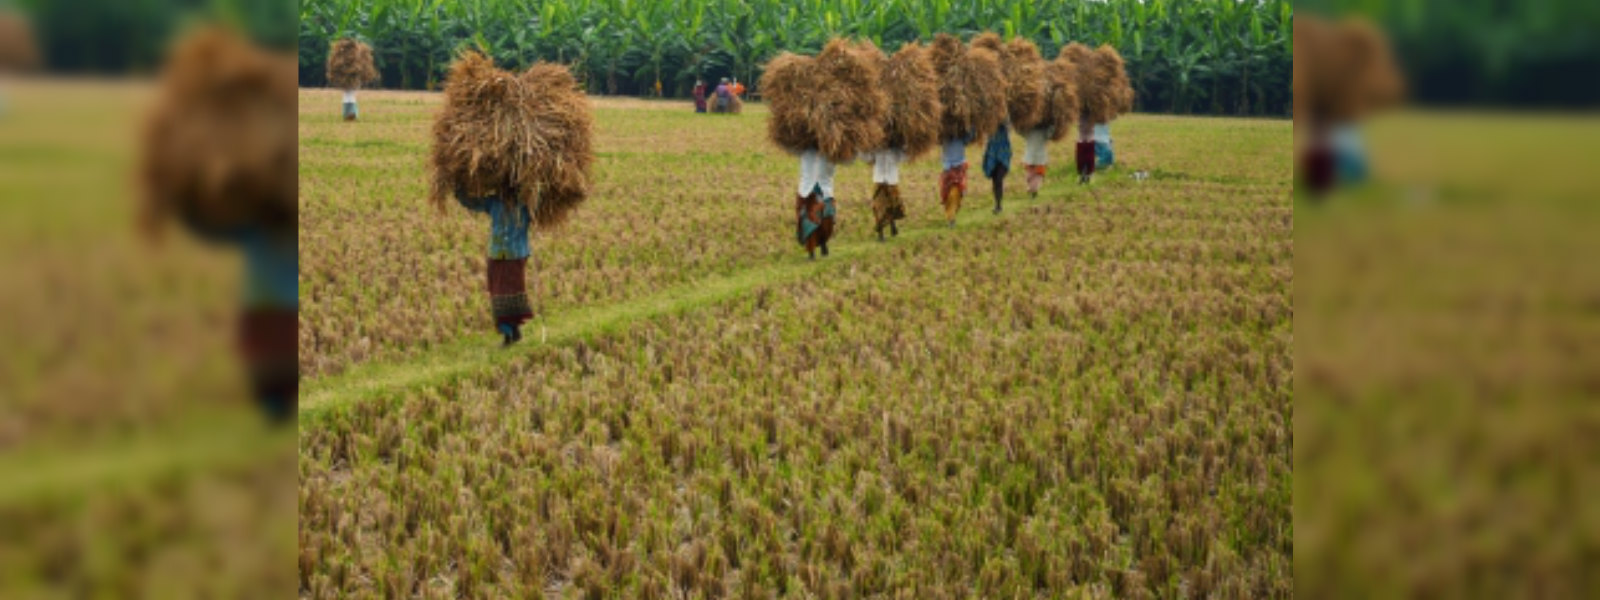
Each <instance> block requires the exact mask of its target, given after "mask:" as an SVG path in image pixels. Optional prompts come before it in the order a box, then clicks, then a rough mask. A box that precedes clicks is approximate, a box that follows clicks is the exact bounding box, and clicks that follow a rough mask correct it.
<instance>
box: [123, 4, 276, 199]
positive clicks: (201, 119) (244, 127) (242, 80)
mask: <svg viewBox="0 0 1600 600" xmlns="http://www.w3.org/2000/svg"><path fill="white" fill-rule="evenodd" d="M298 103H299V97H298V83H297V73H296V69H295V60H294V57H292V56H278V55H274V54H270V53H268V52H266V51H264V50H261V49H259V48H257V47H255V46H254V45H252V44H251V43H250V42H248V41H246V40H245V39H243V38H242V37H240V36H239V35H237V34H235V33H233V32H231V31H228V30H223V29H205V30H201V31H198V32H196V33H195V34H193V35H191V36H190V37H188V38H186V39H185V40H184V41H182V42H180V43H179V44H178V45H177V46H176V48H175V49H174V51H173V54H172V56H171V57H170V58H169V61H168V64H167V67H166V69H165V71H164V72H163V74H162V79H161V84H160V91H159V93H158V97H157V99H156V102H155V105H154V108H153V110H152V111H151V113H150V115H149V117H148V121H147V122H146V127H145V130H144V132H143V138H142V140H141V141H142V148H141V150H142V156H141V164H140V177H141V183H142V191H143V196H144V203H145V205H144V218H145V224H146V226H147V227H150V228H151V229H152V230H153V229H155V228H158V227H159V226H160V225H161V224H162V223H164V222H165V221H166V220H167V219H169V218H174V217H175V218H179V219H184V220H187V221H189V222H192V223H194V224H196V225H199V226H202V227H207V228H213V229H233V228H238V227H251V226H254V227H266V228H268V229H270V230H274V231H294V229H295V227H296V217H297V214H298V208H297V206H298V202H299V181H298V171H297V155H298V139H297V129H296V119H297V118H298V117H297V106H298Z"/></svg>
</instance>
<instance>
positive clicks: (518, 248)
mask: <svg viewBox="0 0 1600 600" xmlns="http://www.w3.org/2000/svg"><path fill="white" fill-rule="evenodd" d="M456 201H457V202H460V203H461V206H464V207H466V209H467V210H470V211H472V212H481V213H488V215H489V225H490V230H489V258H492V259H495V260H519V259H524V258H527V257H528V256H529V255H530V254H532V250H531V248H529V246H528V229H529V228H530V227H531V226H532V224H533V214H532V213H530V212H528V207H527V206H526V205H524V204H522V203H520V202H519V203H511V202H504V201H502V200H501V199H500V197H499V196H487V197H483V198H471V197H468V196H467V195H466V194H464V193H462V192H461V190H456Z"/></svg>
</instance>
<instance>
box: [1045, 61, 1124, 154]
mask: <svg viewBox="0 0 1600 600" xmlns="http://www.w3.org/2000/svg"><path fill="white" fill-rule="evenodd" d="M1059 59H1065V60H1068V61H1070V62H1071V63H1072V64H1073V67H1074V68H1075V69H1076V70H1077V76H1078V97H1079V100H1080V102H1081V104H1080V107H1079V109H1080V110H1079V115H1078V144H1077V146H1076V147H1075V148H1074V149H1075V152H1074V157H1073V158H1074V159H1075V162H1077V166H1078V183H1080V184H1087V183H1089V181H1090V180H1091V179H1092V178H1093V177H1094V172H1095V167H1096V163H1097V162H1099V160H1100V152H1099V150H1098V146H1099V144H1097V143H1096V141H1095V131H1096V129H1097V126H1098V125H1103V124H1108V123H1110V122H1112V121H1114V120H1116V118H1117V117H1118V116H1119V115H1123V114H1127V113H1128V112H1131V111H1132V110H1133V96H1134V92H1133V84H1132V82H1130V81H1129V79H1128V72H1127V69H1126V68H1125V66H1124V65H1123V61H1122V55H1120V54H1118V53H1117V50H1116V48H1112V47H1111V46H1100V47H1099V48H1097V49H1093V50H1091V49H1089V47H1088V46H1085V45H1083V44H1079V43H1072V44H1068V45H1067V46H1066V47H1064V48H1062V49H1061V55H1060V56H1059V57H1058V60H1059ZM1110 136H1111V133H1110V128H1109V127H1107V129H1106V130H1105V139H1106V141H1107V144H1108V146H1107V148H1106V150H1107V151H1108V152H1109V150H1110V147H1109V142H1110Z"/></svg>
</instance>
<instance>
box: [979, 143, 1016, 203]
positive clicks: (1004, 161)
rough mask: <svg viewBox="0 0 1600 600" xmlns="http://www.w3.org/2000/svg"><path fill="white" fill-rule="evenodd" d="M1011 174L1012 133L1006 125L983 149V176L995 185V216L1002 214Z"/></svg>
mask: <svg viewBox="0 0 1600 600" xmlns="http://www.w3.org/2000/svg"><path fill="white" fill-rule="evenodd" d="M1009 172H1011V131H1010V129H1008V128H1007V127H1006V126H1005V125H1003V124H1002V125H1001V126H1000V130H999V131H996V132H995V133H994V135H991V136H989V144H988V146H986V147H985V148H984V149H983V174H984V176H986V177H988V178H989V180H990V181H992V182H993V183H994V214H997V215H998V214H1000V201H1001V200H1002V199H1003V198H1005V195H1006V173H1009Z"/></svg>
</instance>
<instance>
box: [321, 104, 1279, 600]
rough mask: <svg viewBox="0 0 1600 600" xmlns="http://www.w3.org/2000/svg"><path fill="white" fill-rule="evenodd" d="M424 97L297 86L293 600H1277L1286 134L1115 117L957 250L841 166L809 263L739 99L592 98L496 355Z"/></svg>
mask: <svg viewBox="0 0 1600 600" xmlns="http://www.w3.org/2000/svg"><path fill="white" fill-rule="evenodd" d="M440 99H441V97H440V96H439V95H437V94H427V93H403V92H364V93H363V94H362V97H361V102H362V104H361V109H362V114H361V120H360V121H358V122H356V123H345V122H342V121H341V118H340V113H339V94H338V93H337V92H332V91H324V90H303V91H302V92H301V101H300V125H299V126H300V144H301V147H300V178H301V179H300V183H301V187H300V193H301V197H300V210H301V212H300V230H301V237H300V243H301V246H300V251H301V265H300V268H301V270H300V283H301V301H302V307H301V325H300V361H301V367H302V373H303V376H304V377H305V379H304V381H303V384H302V394H301V401H300V408H301V416H300V442H299V444H300V453H299V467H298V471H299V480H300V485H299V498H298V503H299V517H300V518H299V534H298V537H299V560H298V566H299V593H300V596H301V597H304V598H335V597H358V598H359V597H423V598H447V597H513V598H516V597H541V596H542V597H586V598H714V597H739V598H761V597H769V598H778V597H796V598H808V597H816V598H861V597H895V598H969V597H982V598H1071V597H1108V598H1109V597H1195V598H1199V597H1220V598H1265V597H1287V596H1289V595H1291V594H1292V591H1293V589H1294V585H1293V582H1294V577H1293V570H1292V569H1293V566H1292V562H1293V550H1292V547H1293V542H1294V528H1293V526H1292V521H1291V509H1292V494H1291V489H1292V487H1293V477H1292V474H1291V472H1292V462H1291V461H1292V446H1293V431H1294V429H1293V426H1292V423H1293V418H1294V415H1293V412H1294V411H1293V404H1292V389H1293V388H1292V385H1293V381H1294V361H1293V358H1292V357H1293V355H1292V354H1291V352H1292V348H1293V345H1294V344H1293V327H1292V321H1293V316H1294V312H1293V308H1292V307H1291V293H1292V288H1293V273H1294V269H1293V260H1294V245H1293V242H1292V234H1293V230H1294V219H1293V203H1292V201H1291V189H1292V184H1291V175H1292V170H1291V169H1292V167H1291V165H1290V163H1289V160H1288V158H1287V157H1288V156H1289V155H1290V143H1291V142H1290V135H1289V132H1290V124H1289V122H1288V121H1277V120H1241V119H1213V118H1180V117H1160V116H1147V115H1132V116H1128V117H1126V118H1124V119H1122V120H1119V121H1117V123H1116V125H1115V127H1114V135H1115V136H1116V142H1117V160H1118V163H1119V166H1118V167H1117V168H1115V169H1112V170H1109V171H1105V172H1102V173H1101V174H1099V175H1098V176H1097V177H1096V182H1095V184H1094V185H1093V186H1091V187H1087V188H1085V187H1079V186H1077V185H1076V183H1075V182H1074V181H1071V180H1070V178H1069V177H1067V176H1066V172H1067V171H1070V166H1068V165H1070V162H1071V146H1070V144H1058V145H1054V146H1053V147H1052V149H1051V151H1052V158H1053V159H1054V161H1055V164H1054V165H1053V169H1054V170H1053V171H1052V178H1051V180H1050V181H1049V183H1047V184H1046V186H1045V188H1044V189H1043V191H1042V193H1041V194H1040V195H1039V197H1038V198H1037V199H1029V198H1027V197H1026V195H1025V194H1021V193H1017V192H1016V190H1021V189H1022V188H1023V185H1022V178H1021V177H1020V175H1019V176H1013V177H1012V178H1011V179H1010V181H1009V182H1008V183H1010V184H1011V185H1010V186H1009V187H1010V188H1011V194H1010V195H1009V196H1008V197H1007V200H1006V205H1005V210H1004V212H1003V213H1001V214H999V215H995V214H992V212H991V209H992V207H993V203H992V199H991V197H990V195H989V193H988V182H987V180H984V179H981V178H978V177H976V176H975V177H974V178H973V179H972V180H971V184H970V188H969V189H970V192H969V195H968V198H967V202H966V205H965V207H964V209H963V210H962V212H961V213H960V215H959V217H958V219H957V221H958V223H957V226H956V227H954V228H949V227H946V226H945V225H944V222H943V221H944V219H943V211H942V209H941V208H940V207H939V204H938V201H937V199H936V186H935V182H936V180H937V170H936V169H937V168H938V167H937V165H936V162H935V161H934V160H932V159H923V160H921V161H918V162H915V163H912V164H910V165H907V166H906V167H905V168H903V169H902V190H903V193H904V195H905V198H906V201H907V208H908V212H909V213H910V217H909V219H907V220H906V221H902V222H901V235H900V236H898V237H897V238H891V239H890V240H889V241H888V242H884V243H880V242H878V241H877V240H876V238H875V236H874V235H873V233H872V230H871V229H872V228H871V224H870V223H871V217H870V210H869V208H868V206H867V204H868V197H869V194H870V192H871V186H870V170H869V169H868V168H867V167H866V166H863V165H860V164H857V165H851V166H843V167H840V170H839V175H838V180H837V184H836V190H837V191H836V194H837V197H838V202H839V210H840V223H841V224H840V231H839V233H838V234H837V237H836V238H835V241H834V242H833V244H832V246H833V252H832V256H829V257H826V258H820V259H819V260H818V261H816V262H810V261H807V260H806V257H805V254H804V251H803V250H802V249H800V247H799V246H798V245H797V244H795V241H794V222H793V218H794V217H793V212H792V211H793V189H794V181H795V175H796V172H797V168H798V161H797V160H796V159H795V158H793V157H790V156H788V155H786V154H784V153H782V152H781V151H779V150H777V149H776V148H773V147H771V146H770V145H769V144H768V143H767V142H766V141H765V135H764V127H765V117H766V112H765V107H764V106H762V105H761V104H759V103H751V104H750V105H749V106H747V107H746V110H745V112H744V114H742V115H737V116H721V115H696V114H693V113H692V112H691V110H690V109H689V107H688V104H687V103H655V102H644V101H638V100H611V99H594V100H593V104H594V109H595V110H594V115H595V123H596V130H595V131H596V150H597V154H598V156H597V160H596V164H595V169H594V173H595V194H594V195H593V196H592V197H591V198H590V199H589V200H588V201H587V202H586V203H585V204H584V205H583V206H581V207H580V208H579V209H578V210H577V211H576V212H575V213H574V214H573V216H572V218H571V220H570V222H569V223H568V224H567V225H566V226H565V227H564V228H562V229H560V230H556V231H553V232H548V233H539V234H536V235H535V238H534V241H533V254H534V258H533V260H532V261H530V263H529V267H530V277H531V282H530V291H531V292H532V294H533V295H534V297H535V301H534V303H535V311H536V313H537V316H536V317H535V319H534V320H533V321H532V322H530V323H529V324H528V325H527V326H525V328H524V335H525V339H524V340H523V341H522V342H521V343H520V344H518V345H515V346H512V347H510V348H501V347H500V345H499V342H500V340H499V336H497V335H496V334H495V333H494V331H493V328H492V324H491V319H490V315H489V307H488V299H487V297H486V292H485V291H484V253H485V247H486V245H487V238H488V233H489V232H488V229H489V225H488V221H487V219H486V218H484V217H482V216H481V215H472V214H470V213H468V212H466V211H464V210H461V209H460V208H459V207H454V206H451V207H450V210H447V211H445V212H442V213H441V212H437V211H435V210H434V209H433V208H432V207H431V206H429V204H428V201H427V197H428V191H429V190H428V180H427V176H426V169H427V154H428V149H429V139H430V137H429V132H430V127H431V124H432V115H433V112H434V111H435V110H436V109H437V107H438V105H439V102H440ZM1013 144H1014V145H1015V146H1016V147H1018V148H1020V147H1021V140H1020V138H1017V139H1014V140H1013ZM968 152H969V153H968V159H969V160H970V161H974V162H976V161H978V160H979V159H980V158H981V148H971V149H969V151H968ZM1136 171H1142V172H1144V173H1145V174H1146V175H1147V177H1142V178H1136V177H1135V176H1134V173H1135V172H1136ZM974 175H976V173H974Z"/></svg>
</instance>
